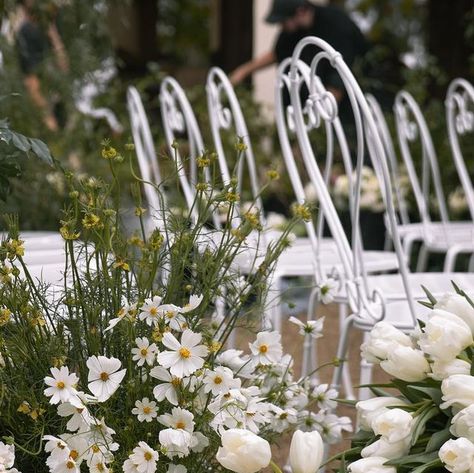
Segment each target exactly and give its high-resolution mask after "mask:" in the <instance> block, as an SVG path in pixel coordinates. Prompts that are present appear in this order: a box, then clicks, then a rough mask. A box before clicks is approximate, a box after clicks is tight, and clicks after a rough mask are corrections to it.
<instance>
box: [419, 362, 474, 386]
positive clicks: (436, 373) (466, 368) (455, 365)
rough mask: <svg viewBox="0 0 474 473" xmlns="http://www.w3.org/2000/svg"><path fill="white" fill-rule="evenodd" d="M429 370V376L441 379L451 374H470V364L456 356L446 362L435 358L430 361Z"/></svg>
mask: <svg viewBox="0 0 474 473" xmlns="http://www.w3.org/2000/svg"><path fill="white" fill-rule="evenodd" d="M431 371H432V373H431V374H429V375H428V376H430V378H433V379H436V380H437V381H443V379H445V378H447V377H449V376H452V375H453V374H467V375H469V374H471V364H470V363H468V362H467V361H464V360H459V359H458V358H455V359H454V360H451V361H447V362H446V361H439V360H437V361H434V362H433V363H431Z"/></svg>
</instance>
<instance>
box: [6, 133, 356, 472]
mask: <svg viewBox="0 0 474 473" xmlns="http://www.w3.org/2000/svg"><path fill="white" fill-rule="evenodd" d="M127 150H128V152H129V155H130V156H129V161H130V164H131V166H132V173H133V174H134V171H133V146H128V147H127ZM101 155H102V157H103V158H104V159H106V160H107V161H108V162H109V164H110V170H111V173H110V174H111V176H112V180H111V182H110V183H106V182H103V181H100V180H97V179H92V178H86V179H85V180H79V181H78V180H77V179H75V178H74V176H72V175H70V174H67V175H66V185H67V188H68V193H69V196H70V203H69V205H68V207H67V208H66V209H65V211H64V213H63V216H62V219H61V227H60V233H61V235H62V237H63V239H64V252H65V266H64V274H63V277H62V279H61V281H58V282H56V283H54V284H45V283H44V282H42V281H35V280H34V278H33V277H32V276H31V274H30V272H29V269H28V266H27V265H26V264H25V260H24V256H25V249H24V246H23V242H22V240H21V236H20V234H19V232H18V228H17V222H16V220H15V219H14V218H10V220H9V227H10V232H9V236H8V238H6V239H5V240H3V241H2V242H1V244H0V277H1V281H2V284H1V286H0V301H1V303H0V383H1V386H2V391H1V396H0V436H1V437H2V442H0V471H7V472H9V473H16V472H17V470H16V469H15V468H14V465H15V466H16V468H18V469H19V470H21V471H23V473H25V472H30V471H34V472H47V471H49V472H51V473H70V472H74V473H78V472H82V471H89V472H91V473H99V472H102V473H104V472H105V473H107V472H112V471H114V472H117V471H123V472H125V473H137V472H138V473H153V472H155V471H158V472H163V473H165V472H166V473H185V472H186V471H193V472H196V473H197V472H199V471H203V472H204V471H210V470H213V471H215V470H217V471H225V470H226V469H227V470H231V471H235V472H237V473H253V472H256V471H258V470H260V469H261V468H263V467H265V466H267V465H268V464H269V463H270V461H271V451H270V447H271V445H275V444H276V443H277V442H278V441H279V440H280V439H281V437H282V435H283V434H284V433H287V432H291V431H294V430H297V429H299V430H297V433H296V434H295V436H294V438H293V441H292V446H291V455H290V457H291V458H290V460H291V463H292V465H293V471H294V472H295V473H314V471H316V469H317V468H318V466H319V464H320V463H321V458H322V457H321V456H322V453H321V452H322V440H321V436H322V438H323V439H324V440H325V441H326V442H328V443H331V442H337V441H338V440H339V439H340V438H341V432H342V431H343V430H350V428H351V427H350V421H349V419H348V418H344V417H342V418H339V417H337V416H336V415H335V414H333V413H332V410H333V408H334V406H335V401H334V398H336V397H337V393H336V392H335V391H334V390H331V389H329V387H328V386H327V385H318V384H316V383H315V382H314V377H313V376H312V375H313V373H309V374H308V375H307V376H302V377H298V376H296V374H295V373H294V372H293V360H292V359H291V357H290V356H289V355H286V354H284V351H283V347H282V343H281V336H280V334H279V333H277V332H275V331H259V330H258V326H259V323H260V319H261V313H262V310H263V309H262V304H263V303H264V301H265V297H264V295H265V291H266V280H267V278H268V276H269V274H270V272H271V270H272V268H273V265H274V264H275V262H276V261H277V258H278V256H279V254H280V253H281V251H283V250H284V248H286V247H287V246H288V244H290V239H289V238H288V235H289V233H290V231H291V228H292V225H294V224H295V223H296V222H297V221H299V220H300V219H301V218H303V217H306V216H307V214H308V212H309V211H308V209H306V208H303V206H301V208H295V216H294V217H293V218H292V219H291V220H289V221H288V223H287V226H286V227H285V229H284V230H282V231H281V234H280V235H279V238H278V239H276V240H274V241H272V242H271V243H269V244H268V246H267V248H266V252H265V255H264V256H262V257H259V258H257V257H256V259H255V268H254V270H253V271H251V273H250V274H249V275H247V276H246V277H243V276H242V275H241V274H240V273H239V270H238V267H237V266H236V264H235V262H236V258H237V257H238V256H239V255H240V254H241V253H242V252H243V251H245V241H246V237H247V236H248V235H249V234H250V233H251V232H255V231H257V232H258V231H259V230H258V214H257V213H256V211H255V210H254V209H250V210H248V211H247V212H246V213H245V215H243V217H242V218H241V219H240V221H239V224H238V225H236V224H235V222H231V221H230V219H228V221H227V222H225V223H224V225H223V227H222V229H219V230H218V231H217V230H216V229H213V228H212V226H210V225H209V222H211V221H212V213H213V212H214V210H215V209H216V208H217V207H218V206H219V205H221V204H222V202H225V203H226V205H227V206H228V207H229V215H233V206H235V205H238V204H239V196H238V194H237V193H236V190H235V188H234V187H232V184H231V185H229V186H228V187H226V188H224V189H220V190H214V189H213V187H212V186H211V185H209V184H207V183H204V182H202V183H198V184H197V186H196V188H197V189H198V192H197V196H196V205H195V207H194V208H195V209H197V210H196V213H195V214H193V215H191V214H190V213H189V212H188V213H187V214H186V213H183V212H178V213H172V212H169V211H163V212H162V213H161V214H160V215H156V212H157V211H156V210H152V209H150V210H149V209H145V208H144V206H143V203H142V202H141V192H140V191H139V189H138V185H139V184H142V181H141V180H140V179H139V178H138V177H137V176H135V179H136V181H137V185H136V186H133V187H132V194H131V195H132V197H133V199H134V200H135V208H134V214H135V219H136V228H137V230H130V229H129V228H124V227H123V225H122V223H121V221H122V220H121V219H122V216H123V213H124V210H123V209H122V207H121V201H122V197H121V189H120V182H119V181H118V180H117V179H116V177H115V176H116V175H117V169H116V168H117V167H118V166H121V165H122V163H123V162H126V159H125V158H124V157H123V156H122V155H121V154H120V153H118V152H117V150H115V149H114V148H113V147H112V146H110V144H109V143H107V142H106V143H104V144H103V149H102V152H101ZM202 161H204V160H202ZM212 165H213V163H211V162H210V161H208V160H206V162H205V163H204V164H203V166H212ZM203 166H200V168H199V178H202V176H203V171H204V170H203ZM211 174H212V172H211ZM148 185H150V184H148ZM155 190H156V192H157V193H159V194H160V192H161V188H160V186H155ZM154 212H155V214H154ZM150 214H151V215H150ZM155 217H158V218H155ZM129 224H130V220H129ZM153 224H154V225H153ZM217 237H218V238H217ZM216 242H217V243H216ZM296 323H298V325H299V326H300V333H301V334H302V336H304V337H309V338H310V339H311V338H317V337H320V336H321V330H322V320H317V321H311V322H308V323H302V322H300V321H299V320H296ZM238 327H245V328H246V329H247V330H254V331H255V332H257V333H256V335H255V336H254V340H253V341H252V342H250V343H249V344H248V348H247V349H245V350H243V349H237V348H236V347H235V346H234V345H233V344H232V340H233V339H234V335H235V330H236V329H237V328H238ZM302 431H305V432H304V433H303V432H302ZM319 432H321V435H320V434H319ZM15 457H16V459H15ZM275 468H276V469H277V467H276V466H275Z"/></svg>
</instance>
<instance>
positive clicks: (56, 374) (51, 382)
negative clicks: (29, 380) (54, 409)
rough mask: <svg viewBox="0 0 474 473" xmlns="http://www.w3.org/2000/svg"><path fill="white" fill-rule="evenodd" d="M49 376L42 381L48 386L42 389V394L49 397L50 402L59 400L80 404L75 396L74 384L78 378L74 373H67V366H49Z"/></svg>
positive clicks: (57, 402) (56, 402) (58, 401)
mask: <svg viewBox="0 0 474 473" xmlns="http://www.w3.org/2000/svg"><path fill="white" fill-rule="evenodd" d="M50 371H51V374H52V375H53V377H51V376H46V377H45V378H44V382H45V384H46V385H47V386H49V387H48V388H46V389H45V390H44V395H45V396H47V397H50V398H51V399H50V400H49V402H50V403H51V404H59V403H60V402H70V403H71V404H75V405H81V404H82V403H81V402H80V400H79V398H78V397H77V390H76V385H77V383H78V382H79V378H78V377H77V376H76V374H75V373H69V368H68V367H67V366H61V368H60V369H58V368H51V370H50Z"/></svg>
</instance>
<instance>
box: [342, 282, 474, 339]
mask: <svg viewBox="0 0 474 473" xmlns="http://www.w3.org/2000/svg"><path fill="white" fill-rule="evenodd" d="M409 279H410V286H411V289H412V295H413V298H414V299H415V301H421V300H425V301H426V300H427V296H426V294H425V292H424V291H423V289H422V287H421V286H424V287H426V288H427V289H428V290H429V291H430V292H431V294H433V296H434V297H435V298H439V297H441V296H443V295H444V294H445V293H447V292H453V290H454V289H453V285H452V282H451V281H453V282H455V283H456V284H457V285H458V286H459V287H460V288H461V289H463V290H464V291H466V292H467V293H472V292H474V274H470V273H412V274H410V275H409ZM368 280H369V286H370V288H371V289H372V290H374V289H378V290H379V291H380V293H381V294H382V295H383V296H384V298H385V301H386V315H385V318H384V320H386V321H387V322H390V323H392V324H393V325H395V326H396V327H398V328H400V329H402V330H407V331H408V330H410V329H413V323H412V319H411V316H410V310H409V307H408V302H407V301H406V295H405V292H404V288H403V282H402V278H401V276H400V275H399V274H384V275H378V276H371V277H369V278H368ZM339 297H341V298H342V297H344V296H343V295H342V294H341V295H340V296H339ZM415 307H416V308H417V316H418V314H419V316H420V317H423V315H425V314H426V313H427V311H428V309H426V308H425V307H423V306H422V305H421V304H418V302H415ZM373 309H374V311H375V312H377V307H373ZM375 322H376V321H374V320H373V319H372V318H371V317H370V316H369V315H368V314H367V313H364V312H362V313H361V314H360V315H359V316H358V317H357V318H356V320H355V325H356V326H357V327H359V328H360V329H362V330H366V331H368V330H371V329H372V327H373V326H374V323H375Z"/></svg>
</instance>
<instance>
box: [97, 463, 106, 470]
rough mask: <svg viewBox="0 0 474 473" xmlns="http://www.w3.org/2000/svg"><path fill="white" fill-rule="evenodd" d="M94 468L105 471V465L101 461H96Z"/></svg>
mask: <svg viewBox="0 0 474 473" xmlns="http://www.w3.org/2000/svg"><path fill="white" fill-rule="evenodd" d="M96 468H97V470H99V471H105V467H104V464H103V463H97V465H96Z"/></svg>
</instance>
